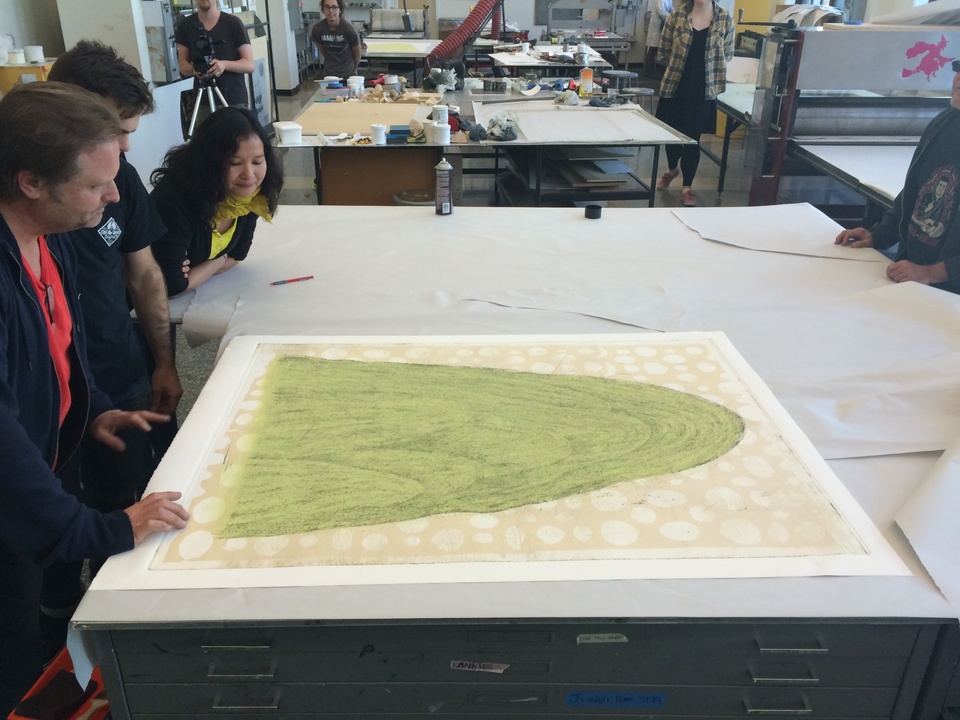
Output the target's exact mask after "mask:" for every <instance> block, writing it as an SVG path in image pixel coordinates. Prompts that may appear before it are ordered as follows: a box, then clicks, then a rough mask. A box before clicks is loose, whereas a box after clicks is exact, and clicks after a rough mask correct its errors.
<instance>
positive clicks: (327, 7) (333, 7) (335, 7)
mask: <svg viewBox="0 0 960 720" xmlns="http://www.w3.org/2000/svg"><path fill="white" fill-rule="evenodd" d="M323 9H324V10H326V11H328V12H333V11H334V10H339V9H340V6H339V5H324V6H323Z"/></svg>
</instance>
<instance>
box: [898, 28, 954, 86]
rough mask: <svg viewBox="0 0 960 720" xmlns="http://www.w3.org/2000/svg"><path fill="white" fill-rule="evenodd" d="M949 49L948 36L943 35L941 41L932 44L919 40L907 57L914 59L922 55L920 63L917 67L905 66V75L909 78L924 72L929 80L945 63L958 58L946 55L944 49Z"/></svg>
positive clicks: (908, 51) (947, 63)
mask: <svg viewBox="0 0 960 720" xmlns="http://www.w3.org/2000/svg"><path fill="white" fill-rule="evenodd" d="M946 49H947V38H945V37H944V36H943V35H941V36H940V42H938V43H937V44H936V45H931V44H930V43H926V42H918V43H917V44H916V45H914V46H913V47H912V48H910V49H909V50H907V59H908V60H912V59H913V58H915V57H917V56H921V57H920V63H919V64H918V65H917V66H916V67H915V68H903V77H905V78H908V77H910V76H911V75H916V74H917V73H923V74H924V75H926V76H927V80H928V81H929V80H930V78H932V77H933V76H934V75H936V74H937V71H939V70H940V68H942V67H943V66H944V65H949V64H950V63H951V62H953V61H954V60H955V59H956V58H952V57H944V56H943V51H944V50H946Z"/></svg>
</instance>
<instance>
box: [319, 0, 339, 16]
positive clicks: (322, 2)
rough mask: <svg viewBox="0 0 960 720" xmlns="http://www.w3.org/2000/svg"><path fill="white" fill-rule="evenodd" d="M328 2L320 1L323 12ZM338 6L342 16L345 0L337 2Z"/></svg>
mask: <svg viewBox="0 0 960 720" xmlns="http://www.w3.org/2000/svg"><path fill="white" fill-rule="evenodd" d="M325 2H326V0H320V9H321V10H323V4H324V3H325ZM337 5H338V6H339V7H340V14H341V15H343V0H337Z"/></svg>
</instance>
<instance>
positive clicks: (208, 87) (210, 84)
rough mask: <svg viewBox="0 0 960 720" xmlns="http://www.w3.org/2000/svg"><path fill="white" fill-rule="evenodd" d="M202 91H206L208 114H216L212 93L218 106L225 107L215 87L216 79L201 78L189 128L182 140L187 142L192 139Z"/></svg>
mask: <svg viewBox="0 0 960 720" xmlns="http://www.w3.org/2000/svg"><path fill="white" fill-rule="evenodd" d="M204 91H206V96H207V103H208V104H209V105H210V112H216V109H217V107H216V105H215V104H214V102H213V96H214V93H216V96H217V99H218V100H219V101H220V104H221V105H222V106H223V107H227V101H226V100H225V99H224V97H223V93H221V92H220V88H219V87H218V86H217V79H216V78H212V77H211V78H201V79H200V86H199V87H198V88H197V94H196V96H195V97H194V100H193V112H192V113H191V114H190V126H189V127H188V128H187V135H186V137H185V138H184V140H189V139H190V138H191V137H193V129H194V128H195V127H196V125H197V114H198V113H199V112H200V103H201V101H202V98H203V95H204Z"/></svg>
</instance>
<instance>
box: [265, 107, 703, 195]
mask: <svg viewBox="0 0 960 720" xmlns="http://www.w3.org/2000/svg"><path fill="white" fill-rule="evenodd" d="M541 97H542V98H544V99H542V100H541V99H530V98H526V97H524V96H522V95H519V94H514V93H512V92H511V93H501V94H495V93H490V94H488V93H476V92H474V91H463V92H461V93H447V94H446V95H444V97H443V102H445V103H448V104H456V105H459V107H460V113H461V116H462V117H467V118H472V119H474V120H476V121H477V122H479V123H481V124H483V125H484V126H487V125H488V123H489V120H490V117H491V116H492V115H494V114H497V113H499V112H507V113H510V114H511V115H512V116H513V117H514V118H515V119H516V120H517V123H518V128H519V137H518V138H517V139H516V140H512V141H506V142H499V141H495V140H489V139H488V140H485V141H482V142H480V143H473V142H471V143H469V145H465V146H464V147H470V148H476V147H482V148H484V149H492V150H493V151H494V152H493V154H494V168H493V172H494V174H495V175H497V177H498V179H499V180H501V181H505V178H500V177H499V176H500V174H501V173H500V170H501V169H517V167H518V165H523V167H522V168H521V169H520V170H519V174H518V177H520V179H521V180H522V182H523V184H524V188H525V189H524V188H521V189H522V192H521V193H520V196H521V197H522V202H529V203H531V204H534V205H540V204H550V203H566V202H569V201H574V200H578V199H594V200H609V199H647V200H648V202H649V205H650V206H651V207H652V206H653V203H654V200H655V194H656V178H657V170H658V160H659V150H660V146H661V145H666V144H687V143H691V142H693V141H692V140H691V139H690V138H688V137H686V136H685V135H682V134H680V133H678V132H677V131H675V130H673V129H672V128H670V127H669V126H667V125H665V124H664V123H662V122H661V121H659V120H657V119H656V118H654V117H653V116H651V115H650V114H649V113H647V112H645V111H644V110H642V109H641V108H638V107H637V106H634V105H629V106H623V107H622V108H610V109H599V108H579V109H578V108H566V109H560V108H557V107H555V106H554V105H553V104H552V97H553V93H549V92H541V93H539V95H538V96H537V98H541ZM322 98H323V94H322V92H321V91H318V93H317V94H316V95H315V96H314V99H315V100H319V99H322ZM478 100H479V101H480V102H479V103H478V102H477V101H478ZM476 108H481V112H480V114H479V115H477V114H476V111H475V109H476ZM482 108H486V110H483V109H482ZM430 111H431V108H430V106H429V105H416V104H414V103H388V104H366V103H324V102H310V103H307V105H306V106H305V107H304V109H303V110H301V112H300V114H299V115H298V116H297V117H296V118H295V121H296V122H298V123H300V124H301V125H303V129H304V134H303V136H302V140H301V142H300V143H297V144H296V145H288V144H283V143H278V145H277V147H279V148H288V147H289V148H294V147H297V148H310V149H312V150H313V153H314V166H315V171H316V173H317V177H318V178H320V180H321V181H320V182H318V183H317V203H318V204H322V203H324V202H327V203H330V202H334V203H336V202H343V199H341V200H339V201H338V200H335V199H331V198H333V197H334V196H332V195H330V192H327V193H325V192H324V186H325V185H327V186H328V190H329V188H331V187H333V185H332V184H331V183H330V182H327V183H324V179H325V178H324V172H326V173H327V176H328V178H329V177H335V178H336V177H339V176H340V175H341V173H340V172H339V171H338V172H336V173H335V172H334V170H333V169H331V165H330V164H329V163H328V165H327V168H326V171H324V168H323V166H322V164H321V163H320V155H321V153H327V157H328V158H333V157H335V156H340V157H342V158H344V160H343V163H344V164H347V165H350V163H356V162H364V163H367V165H365V167H366V168H367V170H369V173H368V175H369V176H370V177H371V178H372V177H375V176H377V168H376V167H375V166H372V165H370V163H374V164H375V163H376V158H377V157H384V156H386V154H387V153H389V154H390V158H391V159H392V158H394V157H397V158H399V159H398V160H397V162H396V167H395V173H394V174H393V175H392V176H391V177H395V178H396V183H395V186H394V185H390V184H389V183H385V182H384V178H383V177H382V176H381V177H379V178H378V188H379V192H380V195H381V197H380V200H383V201H385V202H386V203H388V204H389V202H390V199H391V198H392V196H393V194H394V193H395V192H397V191H398V190H405V189H412V188H417V187H430V186H431V185H432V183H431V182H430V181H429V180H430V177H432V175H431V173H432V172H433V166H434V165H436V163H437V162H439V160H440V156H439V153H440V152H441V151H442V148H443V146H441V145H437V144H435V143H432V144H422V143H416V144H411V143H408V144H403V145H393V146H386V147H382V146H371V145H357V146H352V145H349V144H348V143H344V142H336V141H334V140H332V139H331V138H330V137H327V136H326V135H324V134H323V133H327V134H333V133H336V132H359V133H364V134H366V133H369V127H370V124H371V123H373V122H379V123H383V124H385V125H388V126H389V125H393V124H409V122H410V120H411V119H417V120H421V121H422V120H424V119H426V118H427V116H428V115H429V114H430ZM541 111H543V112H546V113H548V114H549V115H551V116H552V115H556V116H557V117H558V118H559V117H560V116H561V115H562V116H563V118H565V119H566V122H562V123H560V124H557V123H555V122H546V121H545V120H544V118H543V117H542V115H541ZM568 111H569V112H568ZM331 116H336V117H337V118H341V116H342V119H337V122H339V123H345V124H333V125H331V124H330V121H328V119H329V118H330V117H331ZM603 117H623V118H629V119H630V121H631V122H629V123H626V120H625V121H624V123H626V124H624V123H621V124H619V125H608V124H602V123H600V122H599V121H600V120H601V119H602V118H603ZM578 118H579V119H580V120H579V121H578ZM584 123H586V124H584ZM319 131H323V132H322V133H320V134H317V133H318V132H319ZM603 146H618V147H621V148H623V147H627V148H635V147H651V148H652V149H653V153H654V156H653V167H652V170H651V173H652V174H651V177H650V180H649V183H647V182H646V181H645V180H641V179H639V178H637V177H635V176H633V175H632V173H631V174H630V177H629V178H628V179H626V180H625V183H624V185H623V187H622V188H620V187H614V188H612V189H611V188H610V186H609V185H607V186H605V187H601V188H599V189H598V188H594V189H593V190H590V188H589V187H580V188H573V187H571V186H569V184H564V183H559V182H554V183H552V184H551V182H550V177H549V176H548V174H546V173H545V167H546V165H547V164H549V160H550V158H551V157H554V156H555V155H556V154H557V153H558V152H561V151H562V152H566V153H570V152H573V150H570V148H574V149H579V150H583V149H585V148H597V147H603ZM449 147H451V148H454V147H459V146H453V145H451V146H449ZM356 151H360V152H359V153H358V152H356ZM418 154H419V155H420V156H422V157H420V158H419V160H418V158H417V155H418ZM402 158H407V159H408V160H409V161H410V162H408V163H407V166H408V169H409V168H413V167H414V166H415V165H416V166H418V167H419V175H417V176H413V175H410V177H409V178H408V179H404V178H402V177H401V176H400V175H401V171H402V169H403V163H402ZM415 160H417V161H418V162H416V163H415V162H414V161H415ZM501 160H506V161H509V164H506V163H505V164H503V165H502V164H501ZM631 162H632V159H631ZM351 168H352V165H351ZM351 172H359V169H357V168H353V169H351ZM331 173H333V174H332V175H331ZM504 175H506V174H504ZM428 176H429V177H428ZM334 182H338V181H337V180H334ZM411 183H412V184H411ZM340 186H341V188H342V186H343V184H342V183H340ZM502 186H503V182H498V183H497V184H496V185H495V192H496V198H497V200H498V201H499V198H500V192H501V190H502V189H503V187H502ZM334 189H336V188H334ZM388 190H389V192H387V191H388ZM514 196H515V197H516V194H514ZM340 197H341V198H342V195H341V196H340ZM380 200H378V201H373V200H368V201H366V203H364V202H363V199H362V198H359V200H357V202H354V201H353V200H350V201H349V202H350V204H379V202H380ZM516 201H517V202H520V201H521V200H516Z"/></svg>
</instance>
